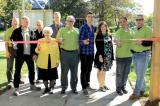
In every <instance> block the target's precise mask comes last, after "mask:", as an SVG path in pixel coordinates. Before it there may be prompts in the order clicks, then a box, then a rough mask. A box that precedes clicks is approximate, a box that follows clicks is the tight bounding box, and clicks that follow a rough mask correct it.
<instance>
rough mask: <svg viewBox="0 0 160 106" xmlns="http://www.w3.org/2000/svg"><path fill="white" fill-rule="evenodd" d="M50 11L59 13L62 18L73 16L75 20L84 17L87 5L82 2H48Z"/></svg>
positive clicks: (75, 0) (62, 0) (52, 0)
mask: <svg viewBox="0 0 160 106" xmlns="http://www.w3.org/2000/svg"><path fill="white" fill-rule="evenodd" d="M50 5H51V9H53V11H60V12H61V14H62V18H66V16H67V15H74V16H75V17H76V18H82V17H84V12H85V11H86V7H87V4H86V3H85V2H84V1H83V0H50Z"/></svg>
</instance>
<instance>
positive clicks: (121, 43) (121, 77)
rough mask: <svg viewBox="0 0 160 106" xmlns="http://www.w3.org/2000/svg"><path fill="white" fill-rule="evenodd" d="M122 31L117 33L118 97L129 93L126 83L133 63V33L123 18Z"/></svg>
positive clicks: (121, 22) (121, 21) (121, 20)
mask: <svg viewBox="0 0 160 106" xmlns="http://www.w3.org/2000/svg"><path fill="white" fill-rule="evenodd" d="M119 23H120V26H121V27H120V29H119V30H118V31H117V32H116V36H115V40H114V41H115V43H116V44H117V46H116V92H117V94H118V95H123V94H126V93H128V91H127V90H126V88H125V87H126V82H127V79H128V74H129V72H130V67H131V63H132V53H131V51H130V49H131V41H130V39H131V38H132V36H133V31H132V30H131V29H129V28H128V22H127V17H121V18H120V20H119Z"/></svg>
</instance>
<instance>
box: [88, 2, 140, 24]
mask: <svg viewBox="0 0 160 106" xmlns="http://www.w3.org/2000/svg"><path fill="white" fill-rule="evenodd" d="M90 3H91V4H92V10H93V11H94V12H95V13H96V16H97V17H99V20H105V21H107V22H108V24H109V25H112V26H113V25H116V26H118V18H119V17H120V16H127V17H128V18H129V19H131V18H133V17H134V16H135V13H140V12H141V11H142V8H141V6H140V5H138V4H136V3H134V2H133V1H132V0H91V1H90Z"/></svg>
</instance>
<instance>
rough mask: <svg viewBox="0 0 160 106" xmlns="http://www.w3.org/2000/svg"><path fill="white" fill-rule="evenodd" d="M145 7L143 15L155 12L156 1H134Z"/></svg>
mask: <svg viewBox="0 0 160 106" xmlns="http://www.w3.org/2000/svg"><path fill="white" fill-rule="evenodd" d="M134 1H135V2H137V3H138V4H141V5H142V7H143V14H144V15H149V14H151V13H152V12H153V10H154V0H134Z"/></svg>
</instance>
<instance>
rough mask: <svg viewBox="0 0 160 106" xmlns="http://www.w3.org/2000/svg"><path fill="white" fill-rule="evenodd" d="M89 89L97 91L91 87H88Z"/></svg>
mask: <svg viewBox="0 0 160 106" xmlns="http://www.w3.org/2000/svg"><path fill="white" fill-rule="evenodd" d="M87 89H88V90H95V89H93V88H91V87H90V86H88V87H87Z"/></svg>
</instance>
